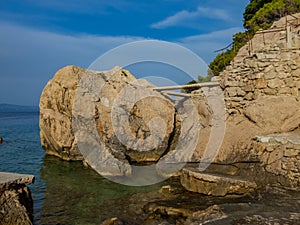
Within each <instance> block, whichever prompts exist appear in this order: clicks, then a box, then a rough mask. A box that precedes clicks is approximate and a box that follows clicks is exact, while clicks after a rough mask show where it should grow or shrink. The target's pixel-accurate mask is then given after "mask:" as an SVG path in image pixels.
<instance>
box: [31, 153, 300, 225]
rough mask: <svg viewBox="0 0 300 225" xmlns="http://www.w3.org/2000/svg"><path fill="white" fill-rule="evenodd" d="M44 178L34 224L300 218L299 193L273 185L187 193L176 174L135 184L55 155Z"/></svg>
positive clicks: (46, 164) (46, 163) (264, 221)
mask: <svg viewBox="0 0 300 225" xmlns="http://www.w3.org/2000/svg"><path fill="white" fill-rule="evenodd" d="M40 177H41V179H42V180H43V182H45V191H44V201H43V204H42V209H41V213H40V214H39V215H37V217H36V218H35V221H36V224H43V225H47V224H49V225H50V224H95V225H99V224H101V222H103V221H119V223H120V224H124V225H127V224H130V225H141V224H144V225H149V224H188V223H189V222H191V224H199V223H198V222H199V221H202V222H203V223H205V224H257V223H255V222H256V221H258V222H261V224H268V222H272V221H273V222H282V221H286V222H287V224H297V222H299V221H300V214H299V209H300V193H298V192H287V191H281V190H276V189H272V190H267V191H266V192H265V193H261V195H260V197H257V196H255V197H249V196H245V197H242V198H231V197H212V196H205V195H202V194H199V193H193V192H189V191H186V190H185V189H184V188H183V187H182V186H181V184H180V180H179V178H178V177H171V178H169V179H168V180H166V181H164V182H162V183H159V184H156V185H152V186H146V187H131V186H125V185H121V184H117V183H114V182H112V181H110V180H108V179H105V178H103V177H102V176H100V175H99V174H97V173H96V172H95V171H94V170H92V169H90V168H86V167H84V166H83V164H82V163H81V162H66V161H63V160H61V159H58V158H56V157H53V156H45V157H44V159H43V166H42V168H41V171H40ZM109 218H112V219H111V220H110V219H109ZM115 218H117V219H115ZM107 219H108V220H107ZM120 221H121V222H120ZM271 224H272V223H271Z"/></svg>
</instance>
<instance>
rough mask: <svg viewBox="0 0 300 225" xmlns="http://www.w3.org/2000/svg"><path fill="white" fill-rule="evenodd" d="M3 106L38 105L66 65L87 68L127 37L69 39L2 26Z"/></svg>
mask: <svg viewBox="0 0 300 225" xmlns="http://www.w3.org/2000/svg"><path fill="white" fill-rule="evenodd" d="M0 30H1V35H0V49H1V51H0V78H1V82H0V102H11V103H16V104H28V105H32V104H37V103H38V100H39V96H40V93H41V91H42V89H43V87H44V85H45V84H46V83H47V81H48V80H49V79H51V78H52V76H53V74H54V73H55V72H56V71H57V70H58V69H59V68H61V67H64V66H66V65H77V66H81V67H85V68H87V67H88V66H89V65H90V64H91V63H92V62H93V61H94V60H95V59H96V58H97V57H99V56H100V55H102V54H103V53H105V52H106V51H108V50H110V49H112V48H114V47H117V46H119V45H121V44H125V43H128V42H132V41H136V40H141V39H143V38H141V37H130V36H128V37H126V36H117V37H113V36H89V35H81V36H68V35H64V34H57V33H53V32H45V31H40V30H34V29H31V28H27V27H22V26H18V25H15V24H10V23H4V22H0Z"/></svg>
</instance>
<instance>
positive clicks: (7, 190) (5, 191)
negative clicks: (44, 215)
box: [0, 172, 34, 225]
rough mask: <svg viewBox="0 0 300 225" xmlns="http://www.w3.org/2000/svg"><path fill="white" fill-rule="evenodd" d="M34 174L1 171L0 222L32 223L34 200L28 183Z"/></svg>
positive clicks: (31, 181) (9, 224)
mask: <svg viewBox="0 0 300 225" xmlns="http://www.w3.org/2000/svg"><path fill="white" fill-rule="evenodd" d="M33 181H34V176H32V175H21V174H12V173H2V172H1V173H0V224H1V225H32V219H33V200H32V197H31V192H30V190H29V188H28V187H27V186H26V184H31V183H33Z"/></svg>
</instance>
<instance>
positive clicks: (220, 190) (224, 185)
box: [181, 168, 257, 196]
mask: <svg viewBox="0 0 300 225" xmlns="http://www.w3.org/2000/svg"><path fill="white" fill-rule="evenodd" d="M181 184H182V185H183V186H184V187H185V188H186V189H187V190H189V191H192V192H197V193H201V194H205V195H211V196H244V195H247V194H249V193H251V192H253V191H254V190H255V189H256V187H257V185H256V183H254V182H251V181H247V180H244V179H239V178H237V177H235V176H229V175H224V174H222V175H221V174H218V175H216V174H208V173H202V172H199V171H198V170H197V169H196V168H184V169H183V170H182V175H181Z"/></svg>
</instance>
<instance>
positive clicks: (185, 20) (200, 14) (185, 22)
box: [151, 7, 230, 29]
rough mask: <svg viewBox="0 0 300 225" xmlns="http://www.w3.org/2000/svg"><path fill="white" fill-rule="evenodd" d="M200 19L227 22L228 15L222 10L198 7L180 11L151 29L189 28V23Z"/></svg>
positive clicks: (153, 25)
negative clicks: (193, 9)
mask: <svg viewBox="0 0 300 225" xmlns="http://www.w3.org/2000/svg"><path fill="white" fill-rule="evenodd" d="M200 18H211V19H219V20H223V21H229V20H230V16H229V14H228V13H227V12H226V11H225V10H223V9H217V8H205V7H198V8H197V10H196V11H187V10H182V11H180V12H178V13H176V14H174V15H172V16H169V17H167V18H166V19H164V20H162V21H159V22H157V23H154V24H152V25H151V27H152V28H156V29H164V28H167V27H172V26H189V25H190V22H192V21H195V20H198V19H200Z"/></svg>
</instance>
